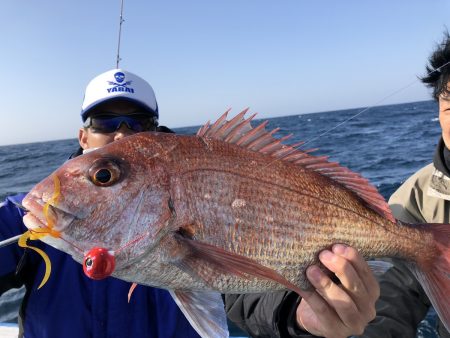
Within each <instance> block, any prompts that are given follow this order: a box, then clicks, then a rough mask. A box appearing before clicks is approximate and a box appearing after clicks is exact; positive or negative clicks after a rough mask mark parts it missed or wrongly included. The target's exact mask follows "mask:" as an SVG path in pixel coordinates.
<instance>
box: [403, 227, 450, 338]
mask: <svg viewBox="0 0 450 338" xmlns="http://www.w3.org/2000/svg"><path fill="white" fill-rule="evenodd" d="M424 228H426V229H427V231H429V232H431V233H432V234H433V238H434V243H435V247H436V249H437V252H438V253H437V257H436V261H435V262H433V265H431V266H430V264H428V266H421V265H420V263H419V264H418V266H416V265H410V266H409V268H410V270H411V271H412V272H413V273H414V275H415V276H416V278H417V280H418V281H419V283H420V284H421V285H422V287H423V289H424V290H425V293H426V294H427V295H428V298H429V299H430V301H431V304H433V307H434V309H435V310H436V312H437V314H438V316H439V318H440V319H441V320H442V322H443V323H444V325H445V327H446V329H447V331H449V332H450V225H449V224H426V225H425V226H424Z"/></svg>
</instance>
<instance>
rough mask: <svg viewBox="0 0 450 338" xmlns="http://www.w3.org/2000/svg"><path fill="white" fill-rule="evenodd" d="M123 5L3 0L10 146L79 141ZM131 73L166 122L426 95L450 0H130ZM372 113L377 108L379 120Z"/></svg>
mask: <svg viewBox="0 0 450 338" xmlns="http://www.w3.org/2000/svg"><path fill="white" fill-rule="evenodd" d="M119 12H120V0H77V1H56V0H53V1H50V0H40V1H30V0H28V1H27V0H25V1H17V0H3V1H1V16H2V26H1V42H2V47H1V53H0V61H1V64H3V75H2V80H1V81H0V92H1V93H2V96H1V98H2V101H1V102H2V107H1V108H0V117H1V120H2V121H3V128H2V133H1V134H0V135H1V136H0V145H5V144H17V143H27V142H37V141H46V140H56V139H67V138H74V137H76V136H77V133H78V129H79V127H80V125H81V119H80V115H79V112H80V107H81V103H82V99H83V94H84V88H85V86H86V85H87V83H88V82H89V81H90V80H91V78H93V77H95V76H96V75H98V74H100V73H102V72H104V71H107V70H109V69H112V68H115V61H116V50H117V37H118V28H119ZM124 19H125V22H124V23H123V26H122V43H121V57H122V61H121V62H120V67H121V68H123V69H126V70H129V71H131V72H134V73H136V74H138V75H140V76H141V77H143V78H144V79H146V80H147V81H148V82H149V83H150V84H151V85H152V86H153V88H154V90H155V93H156V97H157V100H158V105H159V108H160V123H161V124H164V125H167V126H169V127H183V126H191V125H199V124H203V123H204V122H206V121H207V120H214V119H216V118H217V117H218V116H219V115H220V114H221V113H222V112H224V111H225V110H226V109H228V108H230V107H231V108H233V111H234V112H236V113H237V112H238V111H240V110H242V109H243V108H245V107H250V109H251V111H252V112H258V113H259V115H258V117H274V116H284V115H295V114H303V113H312V112H319V111H330V110H339V109H347V108H357V107H365V106H371V105H374V104H391V103H402V102H412V101H421V100H427V99H429V98H430V95H429V91H428V90H427V89H425V88H424V86H423V85H422V84H421V83H420V82H418V81H417V82H416V83H414V84H413V85H412V86H410V87H408V88H407V89H406V90H404V91H402V92H401V93H399V94H396V95H393V96H392V97H390V98H389V99H387V100H384V101H382V102H379V101H380V100H382V99H383V98H384V97H386V96H389V95H391V94H393V93H394V92H396V91H398V90H399V89H401V88H403V87H405V86H407V85H409V84H411V83H412V82H414V80H415V79H417V76H419V75H423V74H424V69H425V64H426V61H427V58H428V56H429V54H430V52H431V51H432V50H433V48H434V46H435V44H436V43H437V42H439V41H441V39H442V32H443V31H444V29H445V27H449V29H450V0H371V1H370V0H351V1H347V0H320V1H318V0H309V1H306V0H280V1H273V0H271V1H269V0H209V1H206V0H190V1H186V0H172V1H171V0H164V1H163V0H158V1H157V0H148V1H138V0H134V1H131V0H125V2H124ZM369 113H370V111H368V112H367V114H369Z"/></svg>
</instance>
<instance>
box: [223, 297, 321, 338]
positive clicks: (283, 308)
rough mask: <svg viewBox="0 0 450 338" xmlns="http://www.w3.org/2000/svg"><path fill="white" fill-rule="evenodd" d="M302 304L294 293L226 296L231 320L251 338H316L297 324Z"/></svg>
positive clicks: (227, 310) (227, 309) (226, 306)
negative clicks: (298, 311) (298, 312)
mask: <svg viewBox="0 0 450 338" xmlns="http://www.w3.org/2000/svg"><path fill="white" fill-rule="evenodd" d="M299 303H300V297H299V296H298V295H297V294H296V293H295V292H292V291H278V292H268V293H250V294H227V295H225V310H226V312H227V316H228V318H229V319H230V320H231V321H233V322H234V323H235V324H236V325H237V326H239V327H240V328H241V329H242V330H244V331H245V332H247V333H248V334H249V335H250V336H251V337H267V338H269V337H299V338H300V337H314V336H312V335H310V334H309V333H307V332H305V331H303V330H301V329H300V328H299V327H298V326H297V324H296V317H295V314H296V309H297V306H298V304H299Z"/></svg>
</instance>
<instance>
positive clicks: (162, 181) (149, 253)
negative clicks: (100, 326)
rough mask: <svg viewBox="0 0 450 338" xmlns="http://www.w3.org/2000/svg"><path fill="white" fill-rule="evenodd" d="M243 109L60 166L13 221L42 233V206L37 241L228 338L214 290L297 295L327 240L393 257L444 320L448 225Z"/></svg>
mask: <svg viewBox="0 0 450 338" xmlns="http://www.w3.org/2000/svg"><path fill="white" fill-rule="evenodd" d="M244 114H245V111H244V112H242V113H241V114H239V115H237V116H236V117H235V118H233V119H232V120H230V121H227V120H226V114H225V115H224V116H223V117H222V118H220V119H219V120H218V121H217V122H216V123H214V124H213V125H209V124H207V125H205V126H204V127H203V128H201V129H200V130H199V132H198V134H197V135H196V136H185V135H175V134H163V133H152V132H148V133H139V134H136V135H133V136H130V137H127V138H124V139H122V140H119V141H116V142H114V143H112V144H109V145H107V146H105V147H103V148H101V149H97V150H95V151H92V152H90V153H87V154H84V155H82V156H79V157H77V158H74V159H72V160H70V161H68V162H66V163H65V164H64V165H63V166H62V167H60V168H59V169H57V170H56V171H55V172H54V173H53V174H52V175H51V176H50V177H49V178H47V179H45V180H43V181H42V182H40V183H39V184H37V185H36V186H35V187H34V189H33V190H32V191H31V192H30V193H29V194H28V195H27V197H26V198H25V200H24V202H23V204H24V206H25V207H26V208H27V209H29V212H28V214H27V215H26V216H25V218H24V221H25V224H26V225H27V227H28V228H29V229H30V230H32V231H44V232H45V231H46V230H45V229H47V228H48V227H47V224H46V219H48V217H49V216H48V215H50V216H51V219H52V220H54V226H52V231H54V233H58V234H59V235H58V236H54V235H52V234H50V235H47V236H44V237H42V238H41V240H43V241H44V242H46V243H48V244H50V245H52V246H54V247H56V248H58V249H60V250H62V251H65V252H67V253H69V254H70V255H72V256H73V258H74V259H75V260H76V261H78V262H80V263H82V264H85V265H86V266H88V268H90V267H91V265H92V264H93V261H92V260H90V259H85V254H86V253H87V252H91V250H92V249H93V248H101V250H103V251H104V252H109V254H110V255H111V257H113V258H114V263H115V266H112V267H111V266H110V270H111V272H112V275H113V276H115V277H117V278H120V279H124V280H127V281H131V282H135V283H137V284H143V285H151V286H155V287H159V288H165V289H169V290H171V293H172V295H173V297H174V298H175V300H176V301H177V303H178V304H179V306H180V307H181V309H182V310H183V312H184V313H185V314H186V316H187V317H188V319H189V320H190V322H191V324H192V325H193V326H194V327H195V328H196V329H197V331H198V332H199V333H200V334H201V335H202V336H203V337H212V336H214V337H226V336H227V335H228V331H227V328H226V320H225V314H224V310H223V306H222V303H221V299H220V293H248V292H265V291H274V290H280V289H286V288H289V289H292V290H295V291H296V292H298V293H300V294H301V293H302V292H303V290H308V288H310V284H309V282H308V280H307V279H306V277H305V269H306V268H307V267H308V266H310V265H311V264H316V263H318V253H319V252H320V251H321V250H323V249H325V248H330V246H331V245H332V244H334V243H344V244H347V245H350V246H353V247H355V248H357V249H358V250H359V251H360V252H361V253H362V254H363V255H364V257H366V258H367V259H368V258H375V257H397V258H399V259H402V260H405V261H407V262H408V263H409V266H410V267H411V270H412V271H413V272H414V273H415V275H416V276H417V277H418V279H419V281H420V282H421V284H422V285H423V286H424V289H425V290H426V292H427V294H428V296H429V297H430V299H431V301H432V303H433V305H434V306H435V308H436V309H437V312H438V314H439V316H440V317H441V318H442V320H443V322H444V323H445V325H446V327H447V329H449V327H450V306H449V304H450V303H449V297H448V295H450V283H449V271H450V253H449V242H450V241H449V234H450V227H449V226H448V225H439V224H430V225H414V226H413V225H407V224H403V223H401V222H398V221H396V220H395V218H394V217H393V216H392V214H391V212H390V209H389V207H388V205H387V203H386V202H385V201H384V200H383V198H382V197H381V195H379V194H378V192H377V191H376V189H375V188H374V187H372V186H371V185H370V184H369V183H368V181H367V180H365V179H364V178H362V177H361V176H360V175H358V174H356V173H353V172H351V171H350V170H349V169H346V168H343V167H341V166H339V165H338V164H337V163H333V162H329V161H328V160H327V158H326V157H317V156H313V155H311V154H310V152H308V151H302V150H297V149H296V148H295V147H293V146H287V145H284V144H283V143H282V141H284V140H278V139H275V138H274V137H273V136H272V135H273V132H268V131H267V130H266V129H265V124H262V125H260V126H259V127H256V128H252V127H251V126H250V119H245V118H244ZM55 182H58V184H56V183H55ZM56 186H57V188H56ZM56 189H58V194H59V198H58V199H55V198H54V196H55V190H56ZM45 205H49V207H48V209H49V210H47V211H46V212H45V213H44V211H43V209H44V207H45ZM37 228H42V229H40V230H37ZM88 264H89V265H88ZM80 268H81V266H80ZM131 301H132V300H131Z"/></svg>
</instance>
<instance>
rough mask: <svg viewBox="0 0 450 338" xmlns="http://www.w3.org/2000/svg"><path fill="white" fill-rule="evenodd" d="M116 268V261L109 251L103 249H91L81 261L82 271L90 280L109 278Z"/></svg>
mask: <svg viewBox="0 0 450 338" xmlns="http://www.w3.org/2000/svg"><path fill="white" fill-rule="evenodd" d="M115 267H116V260H115V258H114V255H113V253H112V252H111V251H108V250H107V249H105V248H93V249H91V250H89V251H88V253H87V254H86V255H85V256H84V259H83V271H84V273H85V274H86V276H88V277H90V278H92V279H96V280H99V279H103V278H106V277H109V276H111V274H112V273H113V271H114V268H115Z"/></svg>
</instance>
